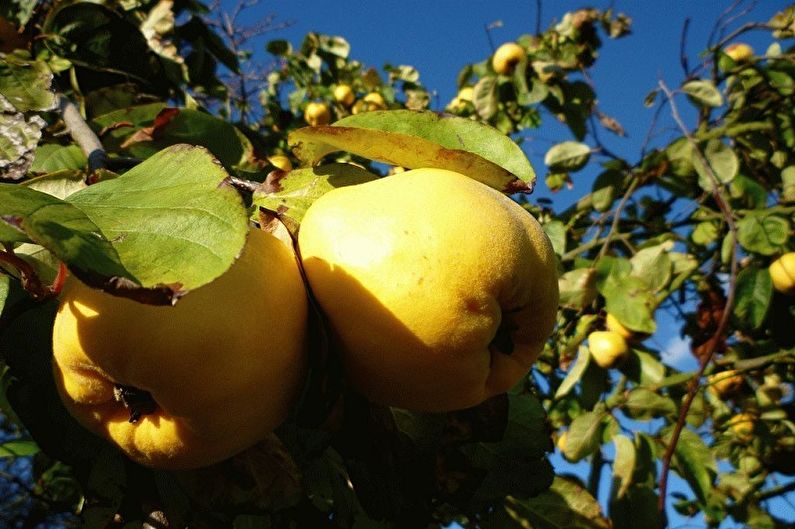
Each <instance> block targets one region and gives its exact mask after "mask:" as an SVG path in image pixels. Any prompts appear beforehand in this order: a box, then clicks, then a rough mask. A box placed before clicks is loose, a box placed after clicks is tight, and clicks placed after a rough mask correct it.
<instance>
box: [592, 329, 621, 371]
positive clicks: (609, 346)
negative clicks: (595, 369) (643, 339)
mask: <svg viewBox="0 0 795 529" xmlns="http://www.w3.org/2000/svg"><path fill="white" fill-rule="evenodd" d="M588 349H589V351H590V352H591V358H593V359H594V361H595V362H596V363H597V365H599V367H602V368H604V369H611V368H614V367H616V366H618V365H619V364H620V363H621V362H622V361H623V360H624V359H625V358H626V357H627V354H628V353H629V347H628V346H627V342H626V340H624V337H623V336H621V335H620V334H618V333H617V332H615V331H594V332H592V333H591V334H589V335H588Z"/></svg>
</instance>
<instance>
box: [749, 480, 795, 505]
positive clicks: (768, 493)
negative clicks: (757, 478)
mask: <svg viewBox="0 0 795 529" xmlns="http://www.w3.org/2000/svg"><path fill="white" fill-rule="evenodd" d="M792 491H795V481H790V482H789V483H787V484H784V485H779V486H778V487H773V488H771V489H767V490H763V491H761V492H760V493H759V494H757V495H756V499H757V501H765V500H769V499H770V498H774V497H776V496H781V495H782V494H787V493H788V492H792Z"/></svg>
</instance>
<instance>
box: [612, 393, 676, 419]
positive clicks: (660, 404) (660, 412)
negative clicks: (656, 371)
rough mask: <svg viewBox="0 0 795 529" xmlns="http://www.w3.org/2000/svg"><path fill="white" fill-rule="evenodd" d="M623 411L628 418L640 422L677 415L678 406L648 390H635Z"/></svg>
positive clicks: (628, 398) (630, 394)
mask: <svg viewBox="0 0 795 529" xmlns="http://www.w3.org/2000/svg"><path fill="white" fill-rule="evenodd" d="M623 409H624V411H625V413H626V414H627V416H629V417H631V418H633V419H635V420H640V421H648V420H651V419H653V418H654V417H660V416H669V415H674V414H675V413H676V411H677V410H676V404H674V402H673V401H672V400H671V399H670V398H668V397H663V396H662V395H659V394H657V393H656V392H654V391H652V390H650V389H646V388H635V389H633V390H632V391H630V392H629V395H628V396H627V400H626V401H625V402H624V406H623Z"/></svg>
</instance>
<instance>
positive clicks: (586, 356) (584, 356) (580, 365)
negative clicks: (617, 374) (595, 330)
mask: <svg viewBox="0 0 795 529" xmlns="http://www.w3.org/2000/svg"><path fill="white" fill-rule="evenodd" d="M590 359H591V355H590V353H588V348H587V347H583V346H581V347H580V348H579V350H578V351H577V360H575V362H574V365H573V366H572V367H571V368H569V372H568V373H566V378H564V379H563V382H561V383H560V386H558V390H557V391H556V392H555V400H557V399H559V398H561V397H565V396H566V395H568V394H569V392H570V391H571V390H572V389H573V388H574V386H576V385H577V383H578V382H579V381H580V379H581V378H582V376H583V374H584V373H585V370H586V369H587V368H588V364H589V362H590Z"/></svg>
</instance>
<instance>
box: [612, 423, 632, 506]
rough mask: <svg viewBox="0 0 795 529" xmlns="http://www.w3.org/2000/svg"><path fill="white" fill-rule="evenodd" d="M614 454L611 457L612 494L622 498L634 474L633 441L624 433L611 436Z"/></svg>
mask: <svg viewBox="0 0 795 529" xmlns="http://www.w3.org/2000/svg"><path fill="white" fill-rule="evenodd" d="M613 444H614V445H615V448H616V455H615V458H614V459H613V487H615V491H614V496H615V497H616V498H618V499H620V498H622V497H623V496H624V495H625V494H626V492H627V489H628V488H629V486H630V485H632V478H633V476H634V474H635V443H634V442H633V441H632V439H630V438H629V437H627V436H626V435H616V436H615V437H613Z"/></svg>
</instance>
